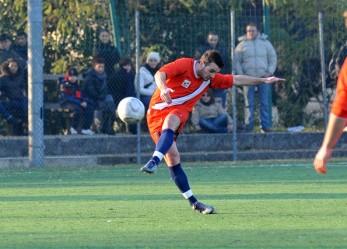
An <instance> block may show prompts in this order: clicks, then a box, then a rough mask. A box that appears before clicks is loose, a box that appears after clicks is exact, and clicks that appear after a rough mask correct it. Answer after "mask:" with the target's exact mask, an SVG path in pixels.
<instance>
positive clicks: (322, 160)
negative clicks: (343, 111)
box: [313, 113, 347, 174]
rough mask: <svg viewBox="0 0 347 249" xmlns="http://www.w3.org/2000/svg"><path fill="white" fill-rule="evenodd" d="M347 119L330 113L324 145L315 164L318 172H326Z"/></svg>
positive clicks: (317, 155)
mask: <svg viewBox="0 0 347 249" xmlns="http://www.w3.org/2000/svg"><path fill="white" fill-rule="evenodd" d="M346 124H347V119H345V118H341V117H338V116H336V115H334V114H332V113H331V114H330V117H329V123H328V127H327V130H326V132H325V135H324V140H323V143H322V146H321V147H320V149H319V151H318V152H317V154H316V156H315V158H314V161H313V166H314V168H315V170H316V171H317V173H321V174H326V173H327V169H326V165H327V163H328V160H329V158H330V156H331V153H332V152H333V148H334V147H335V145H336V143H337V141H338V140H339V138H340V137H341V134H342V132H343V129H344V128H345V127H346Z"/></svg>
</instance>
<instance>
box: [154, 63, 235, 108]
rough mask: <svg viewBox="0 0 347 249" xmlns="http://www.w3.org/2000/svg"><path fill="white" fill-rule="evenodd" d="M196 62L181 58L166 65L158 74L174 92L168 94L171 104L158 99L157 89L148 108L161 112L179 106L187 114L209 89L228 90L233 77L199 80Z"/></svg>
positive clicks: (228, 75)
mask: <svg viewBox="0 0 347 249" xmlns="http://www.w3.org/2000/svg"><path fill="white" fill-rule="evenodd" d="M196 63H198V61H194V60H193V59H191V58H181V59H178V60H176V61H174V62H171V63H169V64H166V65H165V66H163V67H162V68H161V69H159V71H160V72H164V73H165V74H166V85H167V87H168V88H171V89H172V90H174V92H171V93H170V96H171V99H172V103H171V104H167V103H165V102H164V101H163V100H162V99H161V98H160V90H159V89H158V88H157V89H156V90H155V92H154V94H153V96H152V99H151V103H150V105H149V107H150V108H152V109H156V110H162V109H164V108H166V107H169V106H180V107H181V108H182V107H183V108H184V109H186V110H187V111H188V112H191V111H192V110H193V107H194V105H195V104H196V102H197V101H198V100H199V99H200V97H201V95H202V94H203V93H204V92H206V91H207V90H208V89H209V88H210V87H213V88H225V89H226V88H229V87H231V86H232V85H233V80H234V78H233V75H231V74H227V75H223V74H220V73H217V74H215V77H214V78H212V79H210V80H208V81H204V79H203V78H199V77H198V76H197V74H196V71H195V65H196Z"/></svg>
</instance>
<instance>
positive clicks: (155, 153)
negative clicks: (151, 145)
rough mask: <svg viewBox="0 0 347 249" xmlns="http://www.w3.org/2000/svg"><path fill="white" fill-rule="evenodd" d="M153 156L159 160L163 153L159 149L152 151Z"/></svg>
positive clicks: (161, 158)
mask: <svg viewBox="0 0 347 249" xmlns="http://www.w3.org/2000/svg"><path fill="white" fill-rule="evenodd" d="M153 156H156V157H158V158H159V159H160V161H161V160H163V157H164V155H163V153H161V152H159V151H154V153H153Z"/></svg>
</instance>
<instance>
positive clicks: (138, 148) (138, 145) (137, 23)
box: [135, 10, 141, 165]
mask: <svg viewBox="0 0 347 249" xmlns="http://www.w3.org/2000/svg"><path fill="white" fill-rule="evenodd" d="M135 30H136V31H135V32H136V34H135V36H136V41H135V43H136V54H135V56H136V66H135V67H136V89H138V90H137V93H136V97H137V98H138V99H140V91H139V89H140V82H139V74H140V63H141V62H140V53H141V50H140V12H139V11H138V10H136V11H135ZM136 139H137V140H136V141H137V143H136V161H137V164H138V165H140V164H141V122H140V121H139V122H137V135H136Z"/></svg>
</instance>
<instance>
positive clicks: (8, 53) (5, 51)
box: [0, 34, 27, 70]
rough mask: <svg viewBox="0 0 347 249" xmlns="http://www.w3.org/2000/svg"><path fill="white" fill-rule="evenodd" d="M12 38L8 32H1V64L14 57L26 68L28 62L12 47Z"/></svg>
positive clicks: (23, 68)
mask: <svg viewBox="0 0 347 249" xmlns="http://www.w3.org/2000/svg"><path fill="white" fill-rule="evenodd" d="M11 44H12V42H11V38H10V36H9V35H7V34H0V65H1V64H2V63H4V62H5V61H7V60H8V59H10V58H12V59H14V60H16V62H17V64H18V65H19V66H20V67H21V68H22V70H25V69H26V68H27V63H26V61H25V60H23V59H22V58H21V57H20V56H19V55H18V54H17V53H16V52H15V51H14V50H13V49H11Z"/></svg>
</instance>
